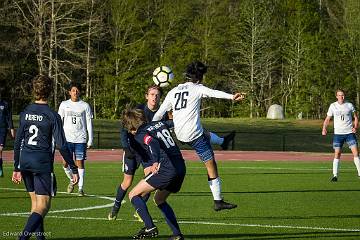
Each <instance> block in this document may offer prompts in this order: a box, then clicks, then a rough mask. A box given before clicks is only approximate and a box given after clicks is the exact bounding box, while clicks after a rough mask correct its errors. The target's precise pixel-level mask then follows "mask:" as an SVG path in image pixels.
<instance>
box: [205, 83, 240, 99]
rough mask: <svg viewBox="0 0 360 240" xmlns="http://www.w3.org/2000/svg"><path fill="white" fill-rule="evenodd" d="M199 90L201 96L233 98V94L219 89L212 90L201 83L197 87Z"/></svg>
mask: <svg viewBox="0 0 360 240" xmlns="http://www.w3.org/2000/svg"><path fill="white" fill-rule="evenodd" d="M199 91H200V92H201V94H202V96H203V97H205V98H206V97H210V98H222V99H233V95H232V94H229V93H226V92H223V91H219V90H214V89H211V88H208V87H205V86H203V85H200V87H199Z"/></svg>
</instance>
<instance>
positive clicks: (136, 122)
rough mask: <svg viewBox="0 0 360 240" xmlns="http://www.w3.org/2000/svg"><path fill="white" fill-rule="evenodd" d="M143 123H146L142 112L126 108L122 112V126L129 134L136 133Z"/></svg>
mask: <svg viewBox="0 0 360 240" xmlns="http://www.w3.org/2000/svg"><path fill="white" fill-rule="evenodd" d="M144 123H146V117H145V114H144V111H143V110H141V109H135V108H130V107H126V108H125V110H124V111H123V112H122V125H123V127H124V128H126V129H127V130H128V131H129V132H130V131H137V130H138V128H139V127H140V126H141V125H143V124H144Z"/></svg>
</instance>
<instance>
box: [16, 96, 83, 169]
mask: <svg viewBox="0 0 360 240" xmlns="http://www.w3.org/2000/svg"><path fill="white" fill-rule="evenodd" d="M55 144H56V145H58V146H59V150H60V153H61V155H62V156H63V158H64V160H65V161H66V162H67V163H68V164H69V166H70V167H71V169H72V170H73V173H77V167H76V166H75V163H74V161H73V159H72V156H71V153H70V151H69V149H68V147H67V144H66V139H65V134H64V130H63V127H62V122H61V118H60V116H59V114H58V113H56V112H55V111H53V110H52V109H51V108H50V107H49V106H48V105H47V104H37V103H34V104H30V105H29V106H27V107H26V108H25V110H24V111H23V112H22V113H21V114H20V126H19V129H18V131H17V134H16V139H15V144H14V161H15V163H14V167H15V171H19V170H20V171H31V172H35V173H49V172H53V165H54V152H55Z"/></svg>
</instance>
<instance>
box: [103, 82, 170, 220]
mask: <svg viewBox="0 0 360 240" xmlns="http://www.w3.org/2000/svg"><path fill="white" fill-rule="evenodd" d="M160 97H161V88H160V87H158V86H156V85H152V86H150V87H148V89H147V91H146V93H145V99H146V103H144V104H140V105H138V106H137V109H141V110H143V111H144V114H145V118H146V120H147V121H148V122H151V120H152V118H153V117H154V115H155V112H156V111H157V110H158V108H159V103H160ZM162 120H163V121H168V120H169V118H168V115H167V114H165V115H164V117H163V119H162ZM171 123H172V122H168V124H171ZM121 144H122V146H123V149H124V154H123V173H124V176H123V180H122V182H121V184H120V185H119V187H118V189H117V192H116V197H115V201H114V206H113V207H112V209H111V212H110V213H109V215H108V219H109V220H115V219H116V218H117V215H118V213H119V210H120V207H121V202H122V201H123V199H124V198H125V195H126V192H127V190H128V189H129V188H130V186H131V185H132V183H133V180H134V175H135V172H136V170H137V169H138V168H139V165H140V164H141V165H142V166H143V168H144V174H145V176H146V175H147V174H149V171H150V168H149V167H150V165H149V164H148V160H147V159H148V158H149V156H148V155H147V154H146V153H145V152H144V150H143V149H142V147H141V146H140V144H139V143H137V142H136V141H135V139H134V135H133V134H131V133H129V132H128V131H127V130H126V129H122V131H121ZM149 196H150V195H149V194H148V195H146V196H144V197H143V198H144V200H145V201H147V200H148V198H149ZM135 216H136V217H137V215H135Z"/></svg>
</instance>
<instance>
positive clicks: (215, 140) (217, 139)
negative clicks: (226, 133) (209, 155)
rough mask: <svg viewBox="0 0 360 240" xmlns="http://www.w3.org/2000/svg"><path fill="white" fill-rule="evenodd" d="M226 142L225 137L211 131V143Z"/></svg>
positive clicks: (219, 143)
mask: <svg viewBox="0 0 360 240" xmlns="http://www.w3.org/2000/svg"><path fill="white" fill-rule="evenodd" d="M223 142H224V138H221V137H219V136H218V135H216V134H215V133H212V132H210V143H211V144H215V145H221V144H223Z"/></svg>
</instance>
